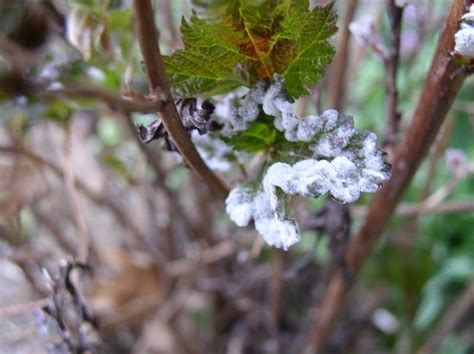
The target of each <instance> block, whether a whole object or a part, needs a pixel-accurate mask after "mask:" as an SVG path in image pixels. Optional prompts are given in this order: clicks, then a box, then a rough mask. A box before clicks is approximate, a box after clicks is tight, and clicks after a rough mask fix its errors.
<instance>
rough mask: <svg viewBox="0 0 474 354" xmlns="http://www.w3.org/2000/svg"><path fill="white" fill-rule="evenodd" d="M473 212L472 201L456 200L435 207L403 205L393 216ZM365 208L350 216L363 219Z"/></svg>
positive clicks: (413, 204)
mask: <svg viewBox="0 0 474 354" xmlns="http://www.w3.org/2000/svg"><path fill="white" fill-rule="evenodd" d="M473 210H474V201H472V200H457V201H452V202H444V203H442V204H437V205H429V204H426V203H424V202H420V203H403V204H400V205H399V206H398V207H397V209H395V212H394V215H396V216H399V217H412V216H416V215H429V214H451V213H462V212H466V213H468V212H471V211H473ZM368 211H369V210H368V208H366V207H353V208H351V213H352V216H353V217H354V218H356V219H360V218H365V217H366V216H367V213H368Z"/></svg>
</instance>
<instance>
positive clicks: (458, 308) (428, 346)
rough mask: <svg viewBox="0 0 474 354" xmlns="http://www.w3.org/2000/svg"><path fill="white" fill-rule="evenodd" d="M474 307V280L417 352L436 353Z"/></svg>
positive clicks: (422, 353)
mask: <svg viewBox="0 0 474 354" xmlns="http://www.w3.org/2000/svg"><path fill="white" fill-rule="evenodd" d="M473 307H474V281H473V282H471V284H470V285H469V287H468V288H467V289H466V290H465V291H464V292H463V293H462V294H461V296H459V298H458V299H457V301H455V302H454V303H453V304H452V305H451V306H450V307H449V308H448V310H447V311H446V312H445V314H444V316H443V317H442V318H441V320H440V322H439V325H438V327H437V328H436V329H435V330H434V331H433V332H431V335H430V336H429V338H428V339H427V340H426V342H425V343H424V344H423V345H422V346H421V348H420V349H419V350H418V351H417V354H430V353H434V352H435V351H436V349H438V347H439V346H440V345H441V344H442V343H443V339H445V338H446V337H447V335H448V334H449V332H451V331H452V330H453V329H454V328H455V327H456V325H457V324H458V323H459V322H460V321H461V320H462V319H463V318H464V317H465V316H466V315H467V313H468V312H469V311H470V309H471V308H473Z"/></svg>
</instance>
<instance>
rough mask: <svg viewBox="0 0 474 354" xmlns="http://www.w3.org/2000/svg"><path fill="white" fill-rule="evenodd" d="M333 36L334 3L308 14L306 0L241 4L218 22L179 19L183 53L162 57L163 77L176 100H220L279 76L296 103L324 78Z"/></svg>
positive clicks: (242, 1) (332, 51)
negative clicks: (197, 97) (215, 97)
mask: <svg viewBox="0 0 474 354" xmlns="http://www.w3.org/2000/svg"><path fill="white" fill-rule="evenodd" d="M335 32H336V15H335V14H334V11H333V4H332V3H331V4H329V5H327V6H325V7H315V8H314V9H313V10H311V11H310V10H309V3H308V0H280V1H274V0H273V1H272V0H266V1H250V0H240V1H239V2H237V6H229V7H228V8H227V11H226V12H224V13H222V14H221V16H219V17H218V18H217V19H200V18H198V17H197V16H196V15H195V14H193V15H192V17H191V19H190V20H189V21H186V20H184V19H183V21H182V25H181V33H182V36H183V42H184V48H183V49H178V50H176V51H175V52H174V53H173V55H171V56H165V58H164V61H165V66H166V72H167V74H168V76H169V78H170V81H171V84H172V87H173V90H174V92H175V94H176V95H178V96H180V97H189V96H195V95H196V94H204V95H207V96H210V95H215V94H222V93H226V92H229V91H232V90H234V89H235V88H237V87H239V86H250V85H252V84H254V83H255V82H257V81H259V80H261V79H266V78H271V77H272V76H273V74H275V73H278V74H280V75H281V76H283V77H284V78H285V89H286V91H287V93H288V95H289V97H290V98H291V99H294V98H297V97H299V96H301V95H304V94H307V93H308V91H307V89H306V88H305V85H307V84H313V83H315V82H316V81H317V80H318V79H319V78H321V77H322V75H323V74H324V67H325V66H326V65H327V64H328V63H329V62H330V61H331V59H332V57H333V56H334V48H333V47H332V46H331V44H330V43H329V38H330V37H331V36H332V35H333V34H334V33H335Z"/></svg>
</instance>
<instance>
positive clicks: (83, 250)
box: [62, 124, 91, 262]
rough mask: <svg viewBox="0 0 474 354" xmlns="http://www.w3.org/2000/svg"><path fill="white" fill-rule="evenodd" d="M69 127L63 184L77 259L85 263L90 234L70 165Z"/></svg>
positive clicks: (69, 128)
mask: <svg viewBox="0 0 474 354" xmlns="http://www.w3.org/2000/svg"><path fill="white" fill-rule="evenodd" d="M70 135H71V125H70V124H69V125H68V127H67V129H66V139H64V146H63V149H64V160H63V166H62V167H63V175H64V184H65V186H66V194H67V196H68V201H69V206H70V208H71V213H72V217H73V220H74V223H75V224H76V228H77V233H78V236H79V237H78V239H79V247H78V250H77V259H78V260H79V261H80V262H86V261H87V258H88V256H89V249H90V247H91V234H90V231H89V227H88V225H87V220H86V216H85V214H84V209H83V207H82V203H81V199H80V196H79V193H78V191H77V187H76V183H75V181H76V178H75V176H74V169H73V163H72V146H71V136H70Z"/></svg>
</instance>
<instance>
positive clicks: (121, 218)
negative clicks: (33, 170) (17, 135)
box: [0, 146, 146, 248]
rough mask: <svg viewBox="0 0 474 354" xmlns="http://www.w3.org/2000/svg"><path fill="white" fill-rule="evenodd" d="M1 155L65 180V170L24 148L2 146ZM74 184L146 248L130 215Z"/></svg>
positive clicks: (84, 185) (80, 185) (90, 190)
mask: <svg viewBox="0 0 474 354" xmlns="http://www.w3.org/2000/svg"><path fill="white" fill-rule="evenodd" d="M0 153H6V154H16V155H21V156H24V157H26V158H27V159H29V160H30V161H31V162H33V163H35V164H37V165H40V166H44V167H46V168H48V169H49V170H50V171H52V172H53V173H54V174H55V175H56V176H57V177H58V178H60V179H62V180H64V179H65V176H64V173H63V170H62V169H61V168H60V167H58V166H57V165H55V164H54V163H52V162H50V161H48V160H46V159H44V158H43V157H41V156H40V155H37V154H35V153H33V152H31V151H29V150H27V149H25V148H22V147H15V146H0ZM74 184H75V185H76V187H77V189H79V190H80V191H81V192H82V193H84V195H86V196H87V197H88V198H89V199H91V200H92V201H93V202H94V203H96V204H97V205H100V206H103V207H106V208H108V209H109V210H110V211H111V212H112V213H113V214H114V215H115V217H116V219H117V221H118V222H119V223H120V224H121V225H122V226H123V227H124V228H125V229H127V230H129V231H130V233H131V234H132V236H133V237H134V239H135V240H136V241H137V242H138V243H140V244H142V246H143V247H145V248H146V245H143V240H144V236H143V235H142V233H141V231H140V230H139V229H138V228H137V227H136V226H135V224H134V223H133V221H132V220H131V219H130V216H129V214H127V213H126V212H124V211H123V210H122V208H120V207H119V206H118V205H116V204H115V203H113V202H112V201H111V200H109V199H108V198H106V197H104V196H102V195H100V194H98V193H96V192H94V191H93V190H92V189H90V188H89V187H88V186H87V185H86V184H84V183H83V182H82V181H80V180H78V179H75V180H74Z"/></svg>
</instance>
